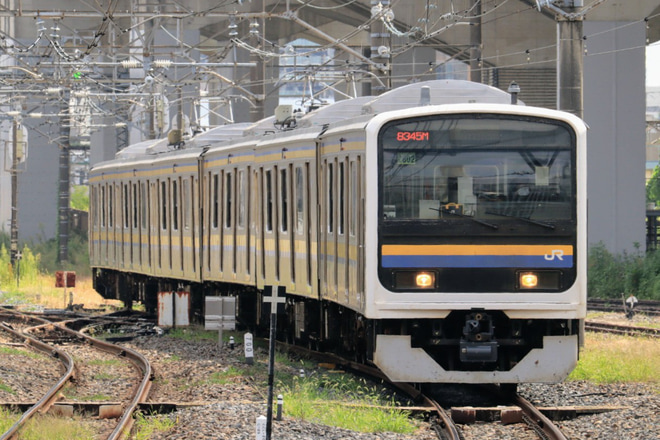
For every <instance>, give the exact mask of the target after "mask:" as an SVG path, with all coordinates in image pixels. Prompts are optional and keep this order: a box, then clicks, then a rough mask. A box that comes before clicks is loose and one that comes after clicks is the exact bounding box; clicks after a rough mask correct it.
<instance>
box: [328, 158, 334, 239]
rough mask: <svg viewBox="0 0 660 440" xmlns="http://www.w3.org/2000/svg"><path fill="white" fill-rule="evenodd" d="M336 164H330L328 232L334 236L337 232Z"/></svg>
mask: <svg viewBox="0 0 660 440" xmlns="http://www.w3.org/2000/svg"><path fill="white" fill-rule="evenodd" d="M333 165H334V164H333V163H328V182H327V185H328V205H327V206H328V232H329V233H330V234H332V233H333V232H334V230H335V224H334V218H335V193H334V191H335V179H334V174H333V173H334V166H333Z"/></svg>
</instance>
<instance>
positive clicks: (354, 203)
mask: <svg viewBox="0 0 660 440" xmlns="http://www.w3.org/2000/svg"><path fill="white" fill-rule="evenodd" d="M350 168H351V171H350V172H351V175H350V182H349V188H350V191H351V196H350V204H351V209H350V211H351V212H350V213H349V215H350V217H349V223H348V233H349V234H350V235H351V236H355V225H356V223H357V207H358V199H359V191H358V185H359V184H360V181H359V180H358V169H357V164H356V162H355V161H352V162H351V165H350Z"/></svg>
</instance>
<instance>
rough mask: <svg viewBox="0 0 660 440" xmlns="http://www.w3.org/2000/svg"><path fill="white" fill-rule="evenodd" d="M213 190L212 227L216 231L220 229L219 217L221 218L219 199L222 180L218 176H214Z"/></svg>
mask: <svg viewBox="0 0 660 440" xmlns="http://www.w3.org/2000/svg"><path fill="white" fill-rule="evenodd" d="M212 185H213V188H212V193H213V200H212V203H213V221H212V225H213V228H214V229H216V228H217V227H218V217H219V209H220V205H219V203H220V202H219V197H220V179H219V178H218V175H217V174H214V175H213V183H212Z"/></svg>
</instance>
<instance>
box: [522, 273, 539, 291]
mask: <svg viewBox="0 0 660 440" xmlns="http://www.w3.org/2000/svg"><path fill="white" fill-rule="evenodd" d="M538 284H539V277H538V276H537V275H536V274H535V273H522V274H520V287H521V288H523V289H533V288H534V287H536V286H538Z"/></svg>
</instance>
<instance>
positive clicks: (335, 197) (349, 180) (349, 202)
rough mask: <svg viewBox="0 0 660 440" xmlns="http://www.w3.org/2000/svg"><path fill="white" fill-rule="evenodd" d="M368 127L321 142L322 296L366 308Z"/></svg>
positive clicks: (327, 135) (357, 308) (338, 133)
mask: <svg viewBox="0 0 660 440" xmlns="http://www.w3.org/2000/svg"><path fill="white" fill-rule="evenodd" d="M364 154H365V135H364V130H363V125H361V124H358V125H355V126H354V127H352V128H349V129H336V130H332V129H331V130H329V131H328V132H327V133H325V134H323V135H322V136H321V138H320V145H319V190H320V193H319V200H320V203H321V209H320V211H319V215H320V218H319V231H320V233H319V248H320V250H319V260H318V261H319V262H318V264H319V277H320V285H321V292H320V293H321V297H322V298H324V299H327V300H328V301H332V302H336V303H338V304H341V305H342V306H345V307H348V308H350V309H352V310H355V311H358V312H362V311H363V308H364V300H365V296H364V283H363V278H362V274H361V272H362V270H363V269H364V253H363V249H364V247H363V240H364V222H363V220H364V212H363V211H364V189H365V187H366V183H365V181H364Z"/></svg>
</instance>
